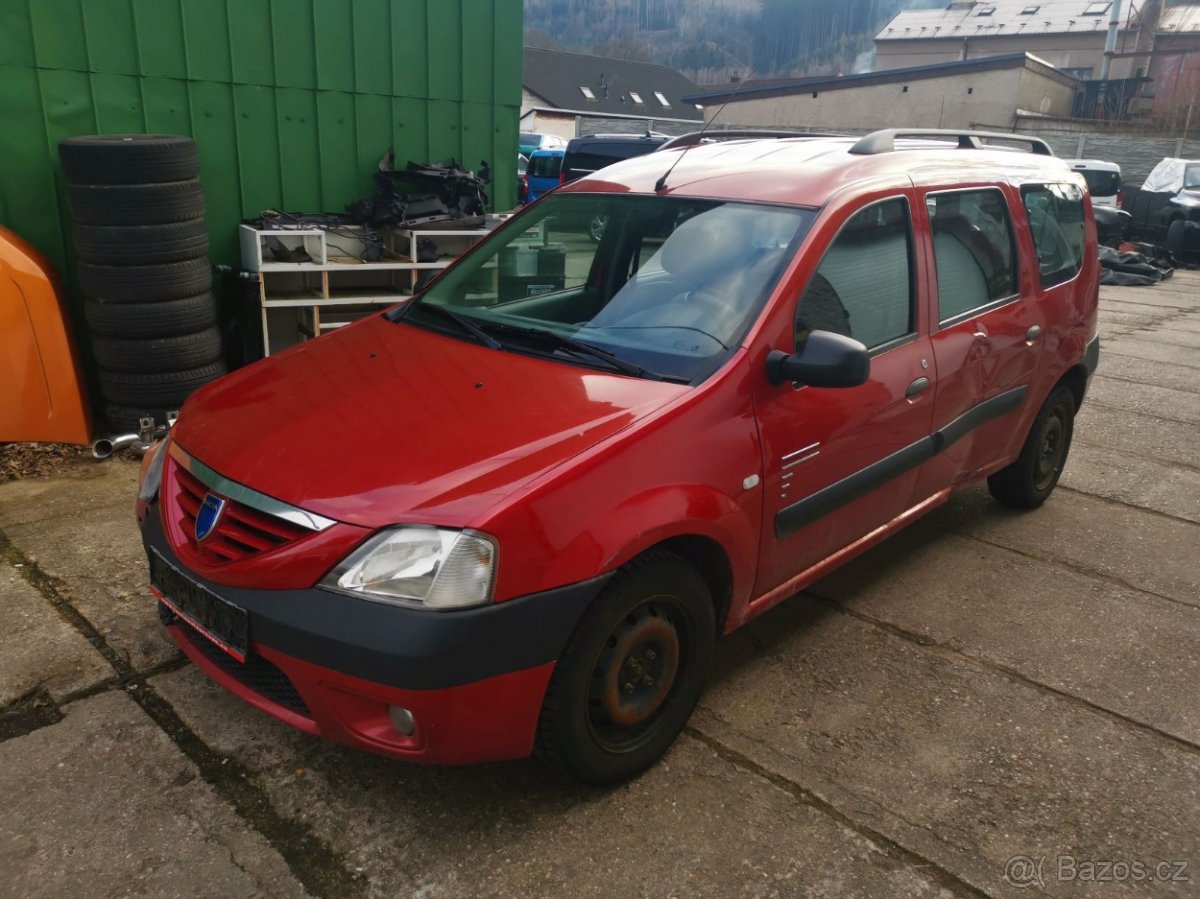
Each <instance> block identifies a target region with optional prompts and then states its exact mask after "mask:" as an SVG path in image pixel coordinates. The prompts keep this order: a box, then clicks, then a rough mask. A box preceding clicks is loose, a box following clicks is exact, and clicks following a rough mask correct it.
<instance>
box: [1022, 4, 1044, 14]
mask: <svg viewBox="0 0 1200 899" xmlns="http://www.w3.org/2000/svg"><path fill="white" fill-rule="evenodd" d="M1039 9H1041V7H1040V6H1026V7H1025V8H1024V9H1023V10H1021V15H1023V16H1032V15H1034V14H1035V13H1036V12H1037V11H1038V10H1039Z"/></svg>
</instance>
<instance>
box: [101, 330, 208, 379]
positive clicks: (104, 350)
mask: <svg viewBox="0 0 1200 899" xmlns="http://www.w3.org/2000/svg"><path fill="white" fill-rule="evenodd" d="M92 354H93V355H94V356H95V357H96V364H97V365H99V366H100V367H101V368H103V369H104V370H106V371H110V372H120V371H124V372H147V373H151V374H154V373H163V372H175V371H186V370H187V369H193V368H199V367H200V366H202V365H208V364H209V363H210V362H216V361H217V360H218V359H220V358H221V357H222V351H221V332H220V330H219V329H217V328H216V327H215V326H214V327H211V328H207V329H205V330H203V331H200V332H198V333H196V334H181V335H179V336H177V337H156V338H150V339H145V338H143V339H133V340H128V339H121V338H117V337H95V338H93V339H92Z"/></svg>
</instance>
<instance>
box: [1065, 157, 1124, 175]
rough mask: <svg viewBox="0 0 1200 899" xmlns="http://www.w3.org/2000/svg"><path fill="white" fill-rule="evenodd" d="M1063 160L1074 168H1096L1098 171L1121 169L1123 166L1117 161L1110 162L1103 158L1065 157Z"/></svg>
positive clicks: (1116, 170) (1117, 170)
mask: <svg viewBox="0 0 1200 899" xmlns="http://www.w3.org/2000/svg"><path fill="white" fill-rule="evenodd" d="M1063 162H1065V163H1066V164H1067V165H1069V166H1070V167H1071V168H1073V169H1095V170H1096V171H1098V172H1119V171H1121V167H1120V166H1119V165H1117V164H1116V163H1115V162H1108V161H1106V160H1103V159H1064V160H1063Z"/></svg>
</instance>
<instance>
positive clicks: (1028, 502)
mask: <svg viewBox="0 0 1200 899" xmlns="http://www.w3.org/2000/svg"><path fill="white" fill-rule="evenodd" d="M1074 430H1075V396H1074V394H1072V393H1071V391H1070V390H1069V389H1068V388H1066V387H1064V386H1061V385H1060V386H1058V387H1056V388H1054V390H1053V392H1051V394H1050V396H1049V398H1048V399H1047V400H1046V402H1045V404H1044V405H1043V406H1042V408H1041V411H1040V412H1038V416H1037V418H1036V419H1035V420H1034V422H1033V427H1032V428H1030V429H1029V436H1028V437H1026V438H1025V445H1024V446H1023V447H1022V448H1021V455H1020V456H1018V457H1017V461H1015V462H1014V463H1013V464H1012V465H1009V466H1008V467H1007V468H1002V469H1001V470H1000V471H998V472H996V473H995V474H994V475H992V476H991V477H989V478H988V490H989V491H990V492H991V494H992V496H993V497H995V498H996V500H997V501H999V502H1000V503H1002V504H1004V505H1006V506H1012V507H1013V508H1014V509H1036V508H1037V507H1038V506H1040V505H1041V504H1042V503H1044V502H1045V501H1046V499H1047V498H1048V497H1049V496H1050V494H1051V493H1052V492H1053V490H1054V487H1055V485H1057V484H1058V479H1059V477H1060V476H1061V475H1062V470H1063V466H1064V465H1066V463H1067V454H1068V453H1069V452H1070V449H1071V435H1072V434H1073V433H1074Z"/></svg>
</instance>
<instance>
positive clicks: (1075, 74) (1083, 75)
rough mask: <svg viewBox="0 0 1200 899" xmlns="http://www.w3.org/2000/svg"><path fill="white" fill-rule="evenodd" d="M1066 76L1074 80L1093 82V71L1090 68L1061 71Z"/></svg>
mask: <svg viewBox="0 0 1200 899" xmlns="http://www.w3.org/2000/svg"><path fill="white" fill-rule="evenodd" d="M1059 71H1060V72H1062V73H1063V74H1064V75H1070V76H1071V77H1072V78H1078V79H1079V80H1080V81H1091V79H1092V69H1091V67H1090V66H1089V67H1088V68H1086V69H1059Z"/></svg>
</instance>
